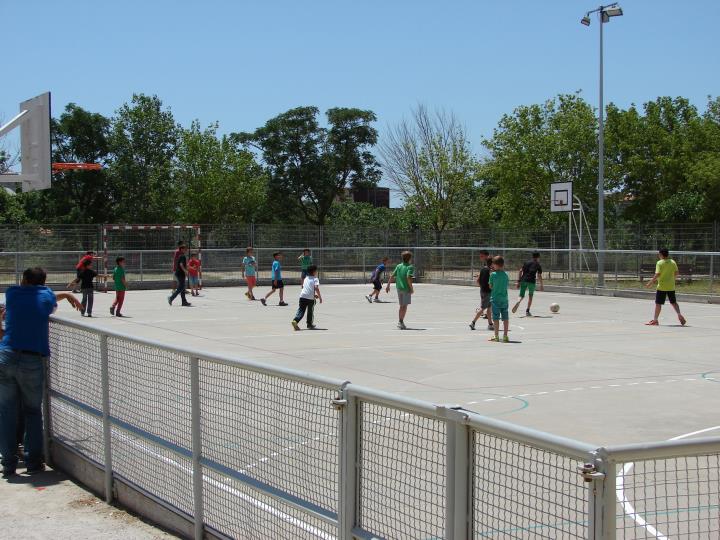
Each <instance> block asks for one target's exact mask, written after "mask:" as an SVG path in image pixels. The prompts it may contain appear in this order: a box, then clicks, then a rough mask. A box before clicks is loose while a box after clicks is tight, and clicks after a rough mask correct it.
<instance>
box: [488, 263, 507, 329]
mask: <svg viewBox="0 0 720 540" xmlns="http://www.w3.org/2000/svg"><path fill="white" fill-rule="evenodd" d="M492 262H493V269H494V272H493V273H492V274H490V280H489V282H490V305H491V306H492V318H493V323H494V330H495V335H494V336H493V337H491V338H490V339H489V341H496V342H497V341H500V335H499V334H500V319H502V322H503V338H502V340H503V343H508V342H509V341H510V338H508V330H509V328H510V315H509V314H508V283H509V282H510V278H509V277H508V275H507V272H505V259H503V258H502V257H501V256H500V255H498V256H497V257H493V260H492Z"/></svg>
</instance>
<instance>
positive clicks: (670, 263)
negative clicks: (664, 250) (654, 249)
mask: <svg viewBox="0 0 720 540" xmlns="http://www.w3.org/2000/svg"><path fill="white" fill-rule="evenodd" d="M677 271H678V266H677V263H676V262H675V261H674V260H672V259H660V260H659V261H658V262H657V263H656V264H655V273H656V274H660V275H659V276H658V282H657V290H658V291H674V290H675V272H677Z"/></svg>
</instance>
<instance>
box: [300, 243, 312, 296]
mask: <svg viewBox="0 0 720 540" xmlns="http://www.w3.org/2000/svg"><path fill="white" fill-rule="evenodd" d="M298 261H300V286H301V287H303V286H304V283H305V278H306V277H307V276H308V268H310V265H311V264H312V256H311V255H310V250H309V249H308V248H305V249H303V252H302V255H300V256H299V257H298Z"/></svg>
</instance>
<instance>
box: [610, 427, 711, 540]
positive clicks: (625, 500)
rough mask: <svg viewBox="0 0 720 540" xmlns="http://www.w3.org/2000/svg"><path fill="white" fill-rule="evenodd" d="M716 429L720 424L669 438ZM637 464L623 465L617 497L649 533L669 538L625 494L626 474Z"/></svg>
mask: <svg viewBox="0 0 720 540" xmlns="http://www.w3.org/2000/svg"><path fill="white" fill-rule="evenodd" d="M716 429H720V426H713V427H710V428H705V429H699V430H698V431H693V432H691V433H685V434H684V435H678V436H677V437H673V438H672V439H668V440H670V441H679V440H680V439H686V438H688V437H692V436H694V435H700V434H701V433H707V432H708V431H715V430H716ZM634 466H635V463H626V464H625V466H624V467H623V469H622V471H621V472H620V473H618V475H617V476H616V477H615V482H616V483H615V497H616V498H617V500H618V502H619V503H620V505H621V506H622V507H623V511H624V512H625V514H627V516H628V517H629V518H631V519H632V520H633V521H635V523H637V524H638V525H639V526H640V527H643V528H644V529H645V530H646V531H647V532H648V534H650V535H651V536H654V537H655V538H658V539H659V540H668V537H667V536H665V535H664V534H662V533H661V532H660V531H658V530H657V529H656V528H655V527H653V526H652V525H650V524H649V523H648V522H647V521H645V519H644V518H643V517H642V516H641V515H640V514H638V513H637V512H636V511H635V507H633V505H632V503H631V502H630V500H629V499H628V497H627V495H625V489H624V487H625V475H627V474H629V473H630V471H632V469H633V467H634Z"/></svg>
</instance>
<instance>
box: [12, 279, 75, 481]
mask: <svg viewBox="0 0 720 540" xmlns="http://www.w3.org/2000/svg"><path fill="white" fill-rule="evenodd" d="M45 279H46V274H45V271H44V270H43V269H42V268H28V269H27V270H25V272H23V279H22V283H21V284H20V285H17V286H13V287H9V288H8V289H7V291H6V292H5V302H6V304H5V306H6V314H5V335H4V337H3V339H2V341H1V342H0V454H2V476H3V478H10V477H12V476H14V475H15V471H16V468H17V463H18V457H17V438H16V437H17V434H16V427H17V420H18V418H17V408H18V406H20V407H22V411H23V415H24V419H25V449H24V450H25V466H26V468H27V473H28V474H33V473H36V472H40V471H43V470H44V469H45V465H44V464H43V442H42V440H43V425H42V422H43V418H42V398H43V388H44V384H45V361H46V359H47V357H48V356H49V355H50V323H49V320H50V315H51V314H52V313H53V312H54V311H55V309H56V308H57V300H58V299H60V300H63V299H65V300H67V301H68V302H70V303H71V304H72V306H73V307H74V308H75V309H80V302H78V300H77V299H76V298H75V297H74V296H73V295H72V294H70V293H67V292H63V293H57V295H56V294H55V293H53V291H51V290H50V289H49V288H47V287H46V286H45ZM46 457H47V456H46Z"/></svg>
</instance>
